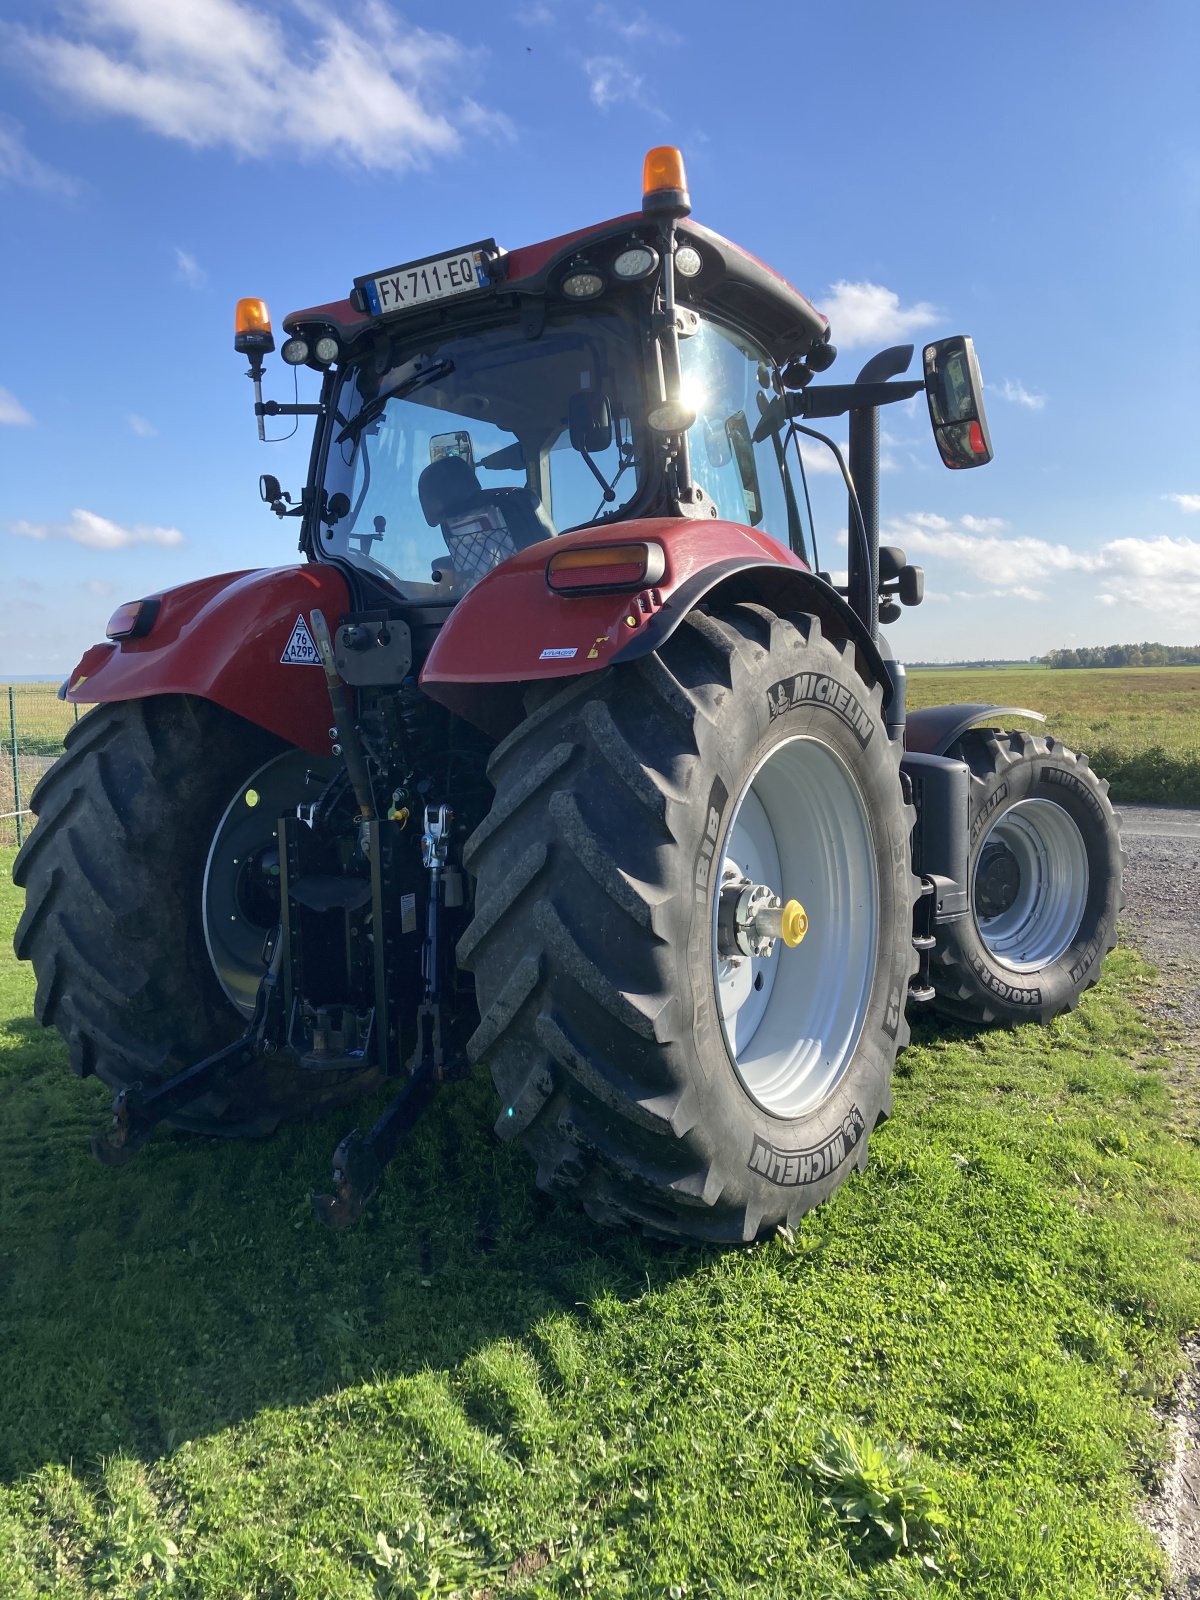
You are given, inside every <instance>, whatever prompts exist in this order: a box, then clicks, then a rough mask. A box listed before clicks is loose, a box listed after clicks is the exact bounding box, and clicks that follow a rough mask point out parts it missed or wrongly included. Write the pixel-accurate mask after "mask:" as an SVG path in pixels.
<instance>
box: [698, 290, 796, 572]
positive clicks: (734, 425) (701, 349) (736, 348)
mask: <svg viewBox="0 0 1200 1600" xmlns="http://www.w3.org/2000/svg"><path fill="white" fill-rule="evenodd" d="M679 358H680V366H681V369H682V380H683V381H682V395H683V400H684V402H685V404H686V405H687V406H688V407H689V409H690V410H692V411H694V412H695V414H696V420H695V422H694V423H693V424H692V426H691V428H690V429H689V431H688V443H689V446H690V452H691V465H692V478H693V481H694V482H695V483H696V484H698V485H699V487H700V488H701V489H703V490H704V492H705V494H706V495H707V496H708V497H709V498H710V499H711V500H712V502H713V504H714V506H715V507H716V510H717V515H718V516H719V517H722V518H724V519H725V520H726V521H728V522H740V523H742V524H743V525H744V526H747V527H751V528H762V529H763V531H764V532H766V533H769V534H771V536H772V537H773V538H775V539H778V540H779V542H780V544H783V545H787V546H788V547H789V548H790V549H792V550H794V551H795V552H796V554H797V555H799V556H801V557H802V558H803V559H805V560H807V559H808V541H807V534H808V533H809V532H810V530H808V529H806V527H805V525H804V521H803V519H802V517H801V514H800V510H799V502H798V499H797V495H796V492H795V491H796V486H795V485H794V484H793V481H792V476H791V471H790V470H789V465H788V451H787V448H786V447H787V443H788V434H787V426H788V425H787V423H786V421H782V420H781V426H780V427H779V428H778V429H777V430H776V431H775V432H772V433H769V434H768V435H767V436H766V438H764V439H762V440H760V441H759V442H758V443H757V444H756V443H754V437H753V436H754V432H755V429H756V428H757V427H758V426H759V423H760V421H761V420H762V418H763V416H764V414H765V413H766V412H767V408H768V406H769V405H770V403H771V401H772V400H774V399H775V398H776V396H777V395H780V394H782V392H783V390H782V386H781V385H780V382H779V374H778V371H777V369H776V367H775V364H774V362H773V361H772V360H771V359H770V357H769V356H768V355H767V353H766V352H765V351H764V350H762V349H761V348H760V347H759V346H758V345H757V344H756V343H755V342H754V341H753V340H752V339H750V338H748V337H747V336H746V335H745V334H743V333H737V332H734V331H733V330H732V329H731V328H728V327H725V326H723V325H722V324H720V323H717V322H713V321H711V320H709V319H708V318H706V317H697V318H695V320H694V323H693V326H692V329H691V331H690V332H686V336H685V337H682V338H681V339H680V344H679ZM777 409H779V408H777ZM795 458H796V452H793V459H795Z"/></svg>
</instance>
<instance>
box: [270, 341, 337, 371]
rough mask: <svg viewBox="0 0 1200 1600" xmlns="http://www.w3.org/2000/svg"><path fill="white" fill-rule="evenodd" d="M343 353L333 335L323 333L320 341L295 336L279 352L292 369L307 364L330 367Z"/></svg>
mask: <svg viewBox="0 0 1200 1600" xmlns="http://www.w3.org/2000/svg"><path fill="white" fill-rule="evenodd" d="M341 353H342V347H341V345H340V344H339V343H338V342H337V340H336V339H335V338H334V337H333V335H332V334H331V333H323V334H322V335H321V336H320V338H318V339H306V338H305V337H304V336H303V335H301V334H295V335H294V336H293V337H292V338H290V339H289V340H288V341H287V342H286V344H284V346H283V348H282V349H281V350H280V352H279V354H280V355H281V356H282V357H283V359H284V360H285V361H286V362H287V364H288V365H289V366H290V367H302V366H304V365H305V363H306V362H308V363H311V364H314V365H316V366H319V367H328V366H331V365H332V363H333V362H335V361H336V360H337V358H338V357H339V356H340V355H341Z"/></svg>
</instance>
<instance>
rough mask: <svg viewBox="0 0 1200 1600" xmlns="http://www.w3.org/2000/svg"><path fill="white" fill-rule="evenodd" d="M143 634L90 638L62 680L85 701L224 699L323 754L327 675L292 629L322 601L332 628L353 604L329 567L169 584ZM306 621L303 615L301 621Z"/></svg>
mask: <svg viewBox="0 0 1200 1600" xmlns="http://www.w3.org/2000/svg"><path fill="white" fill-rule="evenodd" d="M150 598H154V599H157V600H158V601H159V608H158V614H157V616H156V617H155V619H154V624H153V626H152V627H151V629H150V631H149V632H148V633H147V634H146V635H145V637H144V638H141V639H122V640H116V641H113V642H107V643H104V644H95V645H93V646H92V647H91V649H90V650H88V651H87V652H86V653H85V655H84V657H83V659H82V660H81V661H80V663H79V665H78V666H77V667H76V668H75V670H74V671H73V672H72V673H71V676H70V677H69V678H68V680H67V687H66V690H65V695H66V698H67V699H68V700H73V701H76V702H78V703H80V704H82V705H97V704H108V703H111V702H113V701H117V700H143V699H146V698H147V697H148V696H150V695H161V694H194V695H198V696H200V698H201V699H204V700H211V701H213V702H214V704H216V705H219V706H224V707H225V709H226V710H227V711H232V712H235V713H236V714H237V715H238V716H239V717H245V718H246V720H247V721H248V722H253V723H255V724H257V726H258V727H260V728H265V729H266V730H267V731H268V732H269V733H274V734H277V735H278V736H279V737H280V738H281V739H286V740H287V742H288V743H289V744H294V745H298V746H299V747H300V748H301V749H302V750H310V751H311V752H312V753H313V754H314V755H329V753H330V750H331V743H330V738H329V724H330V721H331V714H330V707H329V695H328V692H327V690H326V685H325V674H324V671H323V670H322V668H321V665H320V662H319V661H318V659H317V657H316V654H315V652H313V653H312V654H311V656H310V655H309V653H308V650H307V649H306V648H305V646H304V642H303V639H301V640H299V641H298V643H297V645H296V646H293V644H292V635H293V632H294V631H295V630H296V625H297V622H298V621H299V619H300V618H302V617H303V618H305V619H307V617H308V614H309V612H311V611H312V609H313V608H314V606H315V607H319V608H320V609H321V610H322V611H323V612H324V613H325V615H326V617H327V619H328V621H329V625H330V627H331V628H336V626H337V623H338V621H339V619H340V618H341V617H342V616H343V615H344V614H345V613H346V612H347V611H348V610H349V609H350V593H349V590H348V588H347V585H346V580H345V578H344V577H343V576H342V575H341V573H340V572H338V570H337V568H336V567H333V566H324V565H316V564H314V565H310V566H302V567H271V568H266V569H262V570H260V571H257V572H232V573H223V574H221V575H220V576H219V577H213V578H202V579H201V580H200V581H199V582H197V583H185V584H182V585H181V586H180V587H179V588H177V589H167V590H164V591H163V592H162V593H161V594H159V595H155V596H152V597H150ZM306 626H307V622H306Z"/></svg>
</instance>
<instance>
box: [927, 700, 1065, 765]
mask: <svg viewBox="0 0 1200 1600" xmlns="http://www.w3.org/2000/svg"><path fill="white" fill-rule="evenodd" d="M997 717H1032V718H1033V720H1034V721H1035V722H1045V720H1046V719H1045V717H1044V716H1043V715H1042V713H1041V712H1040V711H1030V710H1029V709H1028V707H1026V706H992V705H974V706H925V707H924V708H923V709H922V710H920V711H910V712H909V713H908V718H907V721H906V723H905V727H904V748H905V749H906V750H912V751H914V752H916V753H919V754H921V755H926V756H944V755H945V754H946V751H947V750H949V748H950V746H951V745H952V744H953V743H954V741H955V740H956V739H959V738H961V737H962V735H963V734H964V733H966V731H967V729H968V728H973V727H974V726H975V724H976V723H978V722H995V720H996V718H997Z"/></svg>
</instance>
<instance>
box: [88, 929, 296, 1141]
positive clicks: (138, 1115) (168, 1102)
mask: <svg viewBox="0 0 1200 1600" xmlns="http://www.w3.org/2000/svg"><path fill="white" fill-rule="evenodd" d="M282 965H283V940H282V938H281V937H280V932H279V930H276V934H275V944H274V948H273V950H272V951H271V960H270V964H269V965H268V967H267V970H266V972H264V973H263V976H262V982H261V983H260V984H259V986H258V994H257V995H256V996H255V999H254V1016H253V1017H252V1018H251V1021H250V1026H249V1027H248V1028H247V1029H246V1031H245V1033H243V1034H242V1036H241V1038H240V1039H235V1040H234V1041H233V1043H232V1044H227V1045H226V1046H225V1047H224V1049H222V1050H215V1051H214V1052H213V1054H212V1055H210V1056H205V1057H204V1059H203V1061H197V1062H196V1064H195V1065H194V1066H191V1067H184V1069H183V1070H182V1072H177V1073H175V1075H174V1076H173V1077H171V1078H167V1079H165V1080H164V1081H163V1082H162V1083H160V1084H159V1085H158V1086H157V1087H156V1088H154V1089H150V1090H146V1089H144V1088H143V1087H142V1085H141V1084H140V1083H131V1084H129V1085H128V1087H126V1088H124V1089H121V1090H119V1091H118V1092H117V1094H115V1095H114V1096H113V1103H112V1116H111V1117H110V1119H109V1122H108V1125H107V1127H104V1128H97V1130H96V1132H95V1133H93V1135H92V1139H91V1145H92V1154H93V1155H94V1156H95V1157H96V1160H97V1161H102V1162H103V1163H104V1165H105V1166H106V1167H121V1166H124V1165H125V1163H126V1162H127V1161H129V1160H131V1159H132V1158H133V1157H134V1156H135V1155H136V1154H137V1153H138V1151H139V1150H140V1149H141V1148H142V1146H143V1145H144V1144H145V1143H146V1141H147V1139H149V1138H150V1136H151V1134H152V1133H153V1132H154V1130H155V1129H156V1128H157V1127H158V1125H159V1123H160V1122H165V1121H166V1120H167V1118H168V1117H173V1116H174V1115H175V1113H176V1112H177V1111H182V1110H183V1108H184V1107H185V1106H189V1105H191V1103H192V1101H193V1100H198V1099H199V1098H200V1096H201V1095H202V1094H207V1093H208V1091H209V1090H210V1089H213V1088H215V1087H216V1086H217V1085H218V1084H220V1083H224V1082H225V1081H226V1080H227V1079H229V1078H233V1077H236V1076H237V1074H238V1073H239V1072H244V1071H245V1069H246V1068H247V1067H249V1066H252V1065H253V1064H254V1062H255V1061H257V1060H258V1059H259V1057H260V1056H266V1055H271V1054H273V1052H274V1051H275V1050H276V1049H277V1048H278V1044H279V1025H280V1022H281V1010H282V1005H283V991H282V989H281V987H280V983H279V974H280V970H281V968H282Z"/></svg>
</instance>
